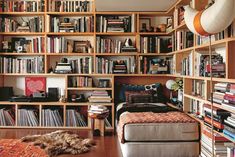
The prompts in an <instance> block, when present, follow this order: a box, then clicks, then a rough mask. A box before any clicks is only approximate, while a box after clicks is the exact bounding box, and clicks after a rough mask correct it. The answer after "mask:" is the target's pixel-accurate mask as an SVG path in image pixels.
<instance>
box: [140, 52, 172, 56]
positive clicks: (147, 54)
mask: <svg viewBox="0 0 235 157" xmlns="http://www.w3.org/2000/svg"><path fill="white" fill-rule="evenodd" d="M138 55H139V56H171V55H172V54H171V53H138Z"/></svg>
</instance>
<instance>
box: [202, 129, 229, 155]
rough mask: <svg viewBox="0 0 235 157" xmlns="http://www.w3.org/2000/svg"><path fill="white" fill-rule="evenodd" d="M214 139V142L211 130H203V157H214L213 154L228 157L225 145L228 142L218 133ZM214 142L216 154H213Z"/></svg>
mask: <svg viewBox="0 0 235 157" xmlns="http://www.w3.org/2000/svg"><path fill="white" fill-rule="evenodd" d="M213 136H214V139H215V141H213V140H212V133H211V130H210V128H206V127H205V128H203V133H202V136H201V143H202V144H201V156H202V157H212V156H213V154H214V155H215V156H218V157H227V147H226V146H224V143H225V142H227V141H228V140H227V139H226V138H224V137H222V136H220V135H218V134H216V133H214V135H213ZM213 142H214V152H212V144H213Z"/></svg>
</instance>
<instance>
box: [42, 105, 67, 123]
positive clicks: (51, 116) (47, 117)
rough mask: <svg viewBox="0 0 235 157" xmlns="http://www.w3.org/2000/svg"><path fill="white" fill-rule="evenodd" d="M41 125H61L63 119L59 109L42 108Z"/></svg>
mask: <svg viewBox="0 0 235 157" xmlns="http://www.w3.org/2000/svg"><path fill="white" fill-rule="evenodd" d="M41 112H42V126H63V119H62V116H61V115H60V109H58V108H47V109H42V111H41Z"/></svg>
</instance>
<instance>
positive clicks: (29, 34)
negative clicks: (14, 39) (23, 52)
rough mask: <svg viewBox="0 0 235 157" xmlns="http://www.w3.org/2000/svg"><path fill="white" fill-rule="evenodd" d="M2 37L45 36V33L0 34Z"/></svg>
mask: <svg viewBox="0 0 235 157" xmlns="http://www.w3.org/2000/svg"><path fill="white" fill-rule="evenodd" d="M0 35H3V36H44V35H45V33H37V32H8V33H4V32H0Z"/></svg>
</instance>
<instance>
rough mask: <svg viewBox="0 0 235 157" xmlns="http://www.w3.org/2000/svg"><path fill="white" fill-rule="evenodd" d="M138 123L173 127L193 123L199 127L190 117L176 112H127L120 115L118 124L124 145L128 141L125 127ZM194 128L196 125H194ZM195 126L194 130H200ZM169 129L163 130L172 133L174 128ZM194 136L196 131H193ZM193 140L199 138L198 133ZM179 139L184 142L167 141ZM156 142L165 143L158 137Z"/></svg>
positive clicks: (119, 135)
mask: <svg viewBox="0 0 235 157" xmlns="http://www.w3.org/2000/svg"><path fill="white" fill-rule="evenodd" d="M136 123H138V124H154V123H157V124H163V123H165V124H168V125H172V124H174V125H175V124H182V123H187V124H189V125H192V124H190V123H193V124H196V125H195V126H198V122H197V121H195V120H194V119H192V118H190V117H189V116H187V115H186V114H184V113H181V112H176V111H172V112H166V113H154V112H135V113H130V112H125V113H123V114H121V115H120V120H119V122H118V137H119V139H120V141H121V142H122V143H124V142H125V141H126V139H125V127H126V126H127V125H128V124H136ZM179 126H180V125H179ZM192 126H194V125H192ZM195 126H194V127H192V128H194V129H196V130H198V129H197V127H196V128H195ZM154 128H156V127H154ZM169 128H170V130H168V129H169ZM168 129H167V130H164V129H163V131H164V132H167V131H168V132H169V133H170V131H172V128H171V127H168ZM142 130H143V129H142ZM146 130H147V129H146ZM158 131H161V132H162V130H158ZM188 131H189V132H192V130H188ZM139 133H140V132H139ZM144 134H146V132H145V133H144ZM154 134H155V133H154ZM186 134H187V131H186ZM193 134H194V130H193ZM166 136H167V134H165V135H164V137H166ZM170 137H171V138H173V137H175V136H174V135H173V136H170ZM182 137H183V136H182ZM150 138H151V137H148V138H147V140H149V139H150ZM193 138H195V140H196V139H197V138H198V135H197V133H195V136H194V137H193ZM193 138H192V139H193ZM143 139H144V136H143ZM143 139H141V140H143ZM179 139H180V140H182V139H181V138H173V139H169V138H167V139H166V140H172V141H179ZM189 139H190V138H188V139H187V140H189ZM192 139H190V140H192ZM135 140H140V139H138V138H137V139H135ZM155 140H160V141H163V140H164V138H161V137H159V136H157V137H155Z"/></svg>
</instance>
